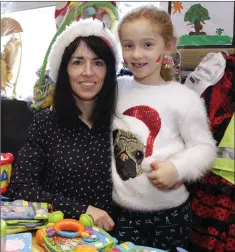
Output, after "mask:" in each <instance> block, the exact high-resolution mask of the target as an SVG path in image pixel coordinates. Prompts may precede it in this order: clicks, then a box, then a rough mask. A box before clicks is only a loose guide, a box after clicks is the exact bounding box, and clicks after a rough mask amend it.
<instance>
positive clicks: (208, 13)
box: [171, 1, 234, 46]
mask: <svg viewBox="0 0 235 252" xmlns="http://www.w3.org/2000/svg"><path fill="white" fill-rule="evenodd" d="M171 7H172V8H171V17H172V21H173V24H174V26H175V28H176V33H177V36H178V37H179V42H178V46H207V45H215V46H217V45H231V44H232V39H233V36H234V34H233V29H234V28H233V26H234V2H178V1H177V2H172V6H171ZM178 27H179V28H178Z"/></svg>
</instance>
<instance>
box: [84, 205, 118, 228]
mask: <svg viewBox="0 0 235 252" xmlns="http://www.w3.org/2000/svg"><path fill="white" fill-rule="evenodd" d="M86 214H89V215H91V216H92V218H93V221H94V225H96V226H97V227H99V228H101V229H103V230H105V231H111V230H112V229H113V227H114V222H113V220H112V218H111V217H110V216H109V215H108V214H107V213H106V212H105V211H103V210H101V209H99V208H96V207H93V206H89V207H88V208H87V211H86Z"/></svg>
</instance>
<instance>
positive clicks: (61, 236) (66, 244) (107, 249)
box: [36, 212, 164, 252]
mask: <svg viewBox="0 0 235 252" xmlns="http://www.w3.org/2000/svg"><path fill="white" fill-rule="evenodd" d="M56 219H57V217H56V212H55V213H54V219H53V223H48V225H47V227H46V228H42V229H39V230H38V231H37V233H36V240H37V243H38V244H39V245H40V246H42V247H43V248H44V249H45V250H46V251H51V252H62V251H63V252H65V251H68V252H98V251H99V252H101V251H103V252H127V251H128V252H164V251H163V250H159V249H155V248H149V247H142V246H136V245H134V244H133V243H131V242H125V243H122V244H120V245H118V241H117V240H116V239H115V238H113V237H112V236H110V235H109V234H108V233H106V232H105V231H104V230H102V229H100V228H98V227H96V226H94V225H93V221H92V219H91V217H90V216H89V215H87V214H82V215H81V216H80V219H79V221H77V220H74V219H62V220H61V219H60V220H59V221H56Z"/></svg>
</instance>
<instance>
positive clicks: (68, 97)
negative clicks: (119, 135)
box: [53, 36, 117, 128]
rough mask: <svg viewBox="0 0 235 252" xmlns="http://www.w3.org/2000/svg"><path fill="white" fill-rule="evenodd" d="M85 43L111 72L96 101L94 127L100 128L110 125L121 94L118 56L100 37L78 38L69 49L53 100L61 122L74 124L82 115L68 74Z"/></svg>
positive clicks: (66, 52)
mask: <svg viewBox="0 0 235 252" xmlns="http://www.w3.org/2000/svg"><path fill="white" fill-rule="evenodd" d="M81 41H84V42H85V43H86V45H87V47H88V48H90V49H91V50H92V51H93V52H94V53H95V54H96V55H97V56H98V57H99V58H100V59H102V60H103V61H104V62H105V64H106V69H107V71H106V76H105V79H104V84H103V87H102V89H101V90H100V92H99V94H98V95H97V99H96V100H95V105H94V110H93V113H92V114H91V118H90V120H91V122H92V124H93V128H95V127H97V126H98V125H101V126H103V125H104V126H105V125H110V123H111V120H112V117H113V115H114V113H115V106H116V94H117V77H116V68H115V57H114V55H113V53H112V51H111V49H110V47H109V46H108V45H107V44H106V43H105V42H104V41H103V40H102V39H101V38H99V37H96V36H89V37H78V38H76V39H75V40H74V41H73V42H72V43H71V44H70V45H69V46H68V47H66V49H65V51H64V54H63V57H62V60H61V64H60V68H59V72H58V77H57V81H56V88H55V94H54V99H53V104H54V110H55V112H56V115H57V118H58V121H59V123H65V124H66V125H72V124H73V123H74V122H75V121H76V120H77V119H78V116H79V115H81V114H82V111H80V110H79V108H77V106H76V104H75V100H74V97H73V92H72V88H71V85H70V81H69V76H68V72H67V66H68V63H69V60H70V58H71V56H72V54H73V53H74V52H75V50H76V49H77V47H78V45H79V44H80V42H81Z"/></svg>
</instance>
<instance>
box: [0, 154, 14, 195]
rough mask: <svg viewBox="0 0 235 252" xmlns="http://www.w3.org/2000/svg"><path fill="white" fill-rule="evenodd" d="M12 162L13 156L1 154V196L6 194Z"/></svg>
mask: <svg viewBox="0 0 235 252" xmlns="http://www.w3.org/2000/svg"><path fill="white" fill-rule="evenodd" d="M13 161H14V156H13V155H12V154H11V153H1V194H4V193H6V192H7V187H8V185H9V183H10V179H11V169H12V163H13Z"/></svg>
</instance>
